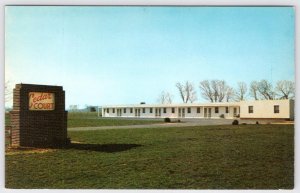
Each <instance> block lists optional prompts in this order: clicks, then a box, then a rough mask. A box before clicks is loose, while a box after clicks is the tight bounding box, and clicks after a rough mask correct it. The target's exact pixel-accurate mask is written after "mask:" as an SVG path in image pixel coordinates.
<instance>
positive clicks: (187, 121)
mask: <svg viewBox="0 0 300 193" xmlns="http://www.w3.org/2000/svg"><path fill="white" fill-rule="evenodd" d="M232 121H233V120H232V119H200V120H199V119H185V120H184V121H182V122H179V123H178V122H174V123H156V124H146V125H124V126H101V127H75V128H68V130H69V131H92V130H104V129H140V128H167V127H191V126H203V125H231V124H232ZM258 122H259V123H260V124H266V123H270V122H273V121H268V120H264V121H258ZM243 123H246V124H255V123H256V121H255V120H239V124H243Z"/></svg>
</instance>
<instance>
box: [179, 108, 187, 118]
mask: <svg viewBox="0 0 300 193" xmlns="http://www.w3.org/2000/svg"><path fill="white" fill-rule="evenodd" d="M178 117H185V109H184V108H178Z"/></svg>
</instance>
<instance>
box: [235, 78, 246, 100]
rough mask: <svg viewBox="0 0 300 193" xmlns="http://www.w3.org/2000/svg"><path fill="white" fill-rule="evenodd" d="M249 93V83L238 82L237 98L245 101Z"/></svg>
mask: <svg viewBox="0 0 300 193" xmlns="http://www.w3.org/2000/svg"><path fill="white" fill-rule="evenodd" d="M246 93H247V84H246V83H245V82H238V87H237V90H236V92H235V96H236V100H237V101H243V100H245V96H246Z"/></svg>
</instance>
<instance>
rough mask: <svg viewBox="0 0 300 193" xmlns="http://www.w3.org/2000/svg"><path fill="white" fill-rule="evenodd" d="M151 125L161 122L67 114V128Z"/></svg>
mask: <svg viewBox="0 0 300 193" xmlns="http://www.w3.org/2000/svg"><path fill="white" fill-rule="evenodd" d="M152 123H163V121H162V120H146V119H140V120H134V119H132V120H130V119H127V120H126V119H109V118H98V117H97V112H82V113H80V112H76V113H72V112H69V113H68V127H69V128H70V127H101V126H121V125H144V124H152ZM5 125H10V117H9V114H8V113H6V114H5Z"/></svg>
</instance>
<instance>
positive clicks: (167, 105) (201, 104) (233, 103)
mask: <svg viewBox="0 0 300 193" xmlns="http://www.w3.org/2000/svg"><path fill="white" fill-rule="evenodd" d="M284 100H292V99H275V100H249V101H239V102H219V103H174V104H128V105H104V106H99V108H134V107H138V108H146V107H148V108H149V107H150V108H151V107H202V106H205V107H215V106H223V107H226V106H240V104H241V103H245V102H259V101H284Z"/></svg>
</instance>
